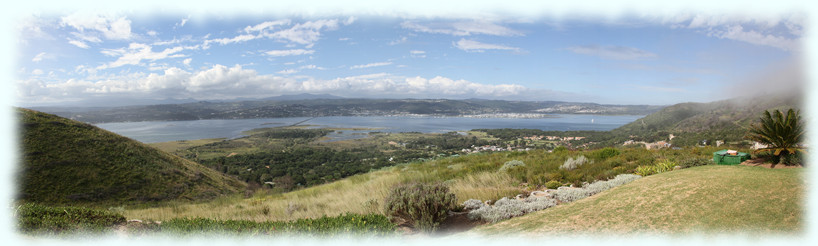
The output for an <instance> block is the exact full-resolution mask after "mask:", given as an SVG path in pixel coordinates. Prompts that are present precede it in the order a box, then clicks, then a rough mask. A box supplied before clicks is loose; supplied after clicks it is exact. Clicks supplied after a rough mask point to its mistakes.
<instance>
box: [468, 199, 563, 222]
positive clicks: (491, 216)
mask: <svg viewBox="0 0 818 246" xmlns="http://www.w3.org/2000/svg"><path fill="white" fill-rule="evenodd" d="M470 201H471V200H470ZM477 202H480V201H479V200H477ZM473 203H474V202H473ZM475 204H476V203H475ZM480 204H483V203H482V202H480ZM463 205H464V206H465V205H466V204H465V203H464V204H463ZM556 205H557V201H556V200H554V199H551V198H547V197H534V196H530V197H528V198H526V199H523V200H518V199H509V198H506V197H503V198H501V199H500V200H497V202H495V203H494V206H488V205H485V204H484V205H483V206H480V207H479V208H477V209H474V210H472V211H469V214H468V215H467V216H468V217H469V219H471V220H478V219H480V220H484V221H488V222H492V223H494V222H497V221H501V220H505V219H508V218H511V217H517V216H521V215H523V214H527V213H531V212H534V211H539V210H543V209H546V208H550V207H553V206H556ZM474 207H476V206H474Z"/></svg>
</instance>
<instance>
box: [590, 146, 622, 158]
mask: <svg viewBox="0 0 818 246" xmlns="http://www.w3.org/2000/svg"><path fill="white" fill-rule="evenodd" d="M594 154H595V157H596V158H597V159H599V160H605V159H608V158H611V157H614V156H617V155H619V150H618V149H616V148H611V147H605V148H602V149H601V150H598V151H596V152H595V153H594Z"/></svg>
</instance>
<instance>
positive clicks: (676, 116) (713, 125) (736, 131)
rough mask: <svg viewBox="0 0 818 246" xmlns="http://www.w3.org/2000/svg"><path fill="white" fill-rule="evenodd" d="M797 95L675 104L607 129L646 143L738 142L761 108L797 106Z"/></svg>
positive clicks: (781, 108)
mask: <svg viewBox="0 0 818 246" xmlns="http://www.w3.org/2000/svg"><path fill="white" fill-rule="evenodd" d="M801 103H802V102H801V97H799V96H793V95H788V94H777V95H769V96H763V97H760V96H759V97H739V98H732V99H728V100H721V101H716V102H710V103H679V104H675V105H672V106H668V107H665V108H663V109H661V110H659V111H658V112H655V113H653V114H650V115H647V116H645V117H644V118H641V119H638V120H636V121H634V122H631V123H628V124H626V125H624V126H621V127H619V128H617V129H614V130H612V131H611V133H613V135H617V136H620V137H622V136H636V137H638V138H641V139H642V140H647V141H649V142H653V141H658V140H667V138H668V135H669V134H674V135H675V138H674V139H673V140H672V141H671V142H672V143H673V144H674V145H682V146H688V145H695V144H696V143H697V142H698V141H701V140H705V139H708V140H710V141H711V142H712V141H715V140H724V141H726V142H735V141H741V140H743V138H744V135H745V134H746V132H747V130H746V129H747V128H748V127H749V126H750V125H751V124H752V123H755V122H757V121H758V119H759V117H761V115H762V113H763V112H764V110H775V109H779V110H786V109H789V108H795V109H799V108H800V105H801Z"/></svg>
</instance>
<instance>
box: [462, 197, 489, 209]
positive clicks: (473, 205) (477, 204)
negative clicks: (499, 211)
mask: <svg viewBox="0 0 818 246" xmlns="http://www.w3.org/2000/svg"><path fill="white" fill-rule="evenodd" d="M488 206H489V205H486V204H485V203H483V202H482V201H480V200H477V199H469V200H466V201H465V202H463V209H466V210H475V209H479V208H482V207H488Z"/></svg>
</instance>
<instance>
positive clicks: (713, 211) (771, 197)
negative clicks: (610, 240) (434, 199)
mask: <svg viewBox="0 0 818 246" xmlns="http://www.w3.org/2000/svg"><path fill="white" fill-rule="evenodd" d="M805 182H806V180H805V177H804V169H801V168H791V169H766V168H760V167H747V166H702V167H695V168H689V169H682V170H678V171H672V172H666V173H662V174H657V175H652V176H648V177H644V178H641V179H639V180H636V181H634V182H632V183H629V184H625V185H623V186H620V187H617V188H614V189H611V190H609V191H605V192H602V193H599V194H597V195H594V196H591V197H589V198H585V199H582V200H579V201H576V202H573V203H569V204H566V205H560V206H556V207H554V208H550V209H546V210H544V211H540V212H537V213H533V214H529V215H526V216H522V217H517V218H512V219H510V220H507V221H503V222H499V223H496V224H490V225H486V226H483V227H480V228H477V230H476V232H478V233H485V234H503V233H521V232H522V233H528V234H536V235H543V234H549V233H555V234H558V233H583V232H587V233H598V232H603V233H621V232H659V233H743V232H746V233H750V232H765V233H766V232H773V233H799V232H802V231H803V229H804V226H805V215H806V213H805V211H804V202H805V201H806V200H805V195H806V194H805V192H806V183H805Z"/></svg>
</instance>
